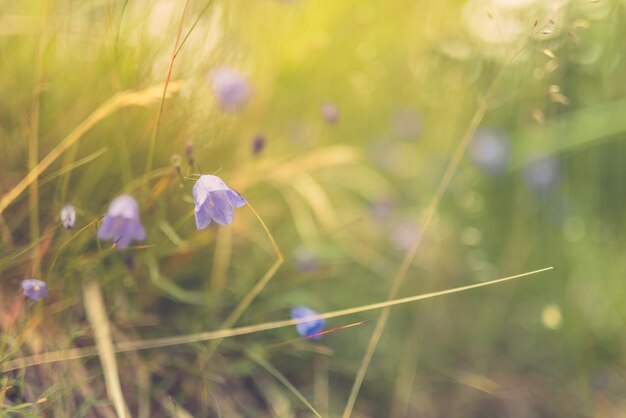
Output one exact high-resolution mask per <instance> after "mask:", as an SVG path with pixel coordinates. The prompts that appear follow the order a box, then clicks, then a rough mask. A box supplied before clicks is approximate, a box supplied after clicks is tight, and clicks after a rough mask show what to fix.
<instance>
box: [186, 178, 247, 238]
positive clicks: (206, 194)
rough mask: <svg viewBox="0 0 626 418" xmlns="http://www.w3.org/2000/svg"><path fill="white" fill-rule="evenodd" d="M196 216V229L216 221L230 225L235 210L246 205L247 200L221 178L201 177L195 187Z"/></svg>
mask: <svg viewBox="0 0 626 418" xmlns="http://www.w3.org/2000/svg"><path fill="white" fill-rule="evenodd" d="M193 201H194V203H195V204H196V207H195V210H194V215H195V216H196V227H197V228H198V229H204V228H206V227H207V226H209V224H210V223H211V220H214V221H215V222H217V223H218V224H220V225H230V224H231V223H232V222H233V217H234V216H235V208H239V207H241V206H243V205H245V204H246V200H245V199H244V198H243V197H241V196H240V195H239V193H237V192H236V191H234V190H233V189H231V188H229V187H228V186H227V185H226V183H224V182H223V181H222V179H221V178H219V177H217V176H213V175H210V174H204V175H202V176H200V178H199V179H198V181H196V184H194V185H193Z"/></svg>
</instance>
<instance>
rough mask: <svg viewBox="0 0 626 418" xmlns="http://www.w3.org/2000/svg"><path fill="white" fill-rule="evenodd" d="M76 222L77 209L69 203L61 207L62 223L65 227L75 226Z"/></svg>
mask: <svg viewBox="0 0 626 418" xmlns="http://www.w3.org/2000/svg"><path fill="white" fill-rule="evenodd" d="M75 223H76V209H74V206H72V205H70V204H69V203H68V204H67V205H65V206H63V208H61V224H62V225H63V227H64V228H65V229H72V228H74V224H75Z"/></svg>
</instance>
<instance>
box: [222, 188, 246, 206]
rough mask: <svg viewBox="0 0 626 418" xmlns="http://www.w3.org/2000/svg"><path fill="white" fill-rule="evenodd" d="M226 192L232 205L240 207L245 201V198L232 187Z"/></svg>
mask: <svg viewBox="0 0 626 418" xmlns="http://www.w3.org/2000/svg"><path fill="white" fill-rule="evenodd" d="M226 194H227V195H228V200H229V201H230V204H231V205H233V207H236V208H240V207H242V206H244V205H245V204H246V203H247V202H246V199H244V198H243V197H241V195H240V194H239V193H237V192H236V191H234V190H232V189H229V190H226Z"/></svg>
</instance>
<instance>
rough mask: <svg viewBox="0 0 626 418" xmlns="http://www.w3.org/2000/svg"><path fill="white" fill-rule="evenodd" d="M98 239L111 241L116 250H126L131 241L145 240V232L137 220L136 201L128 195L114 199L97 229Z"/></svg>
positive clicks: (137, 208) (137, 209) (137, 207)
mask: <svg viewBox="0 0 626 418" xmlns="http://www.w3.org/2000/svg"><path fill="white" fill-rule="evenodd" d="M98 239H100V240H105V241H112V242H113V243H114V244H115V245H116V246H117V248H119V249H124V248H128V246H129V245H130V242H131V241H133V240H134V241H143V240H144V239H146V231H145V230H144V229H143V225H141V221H140V220H139V206H138V205H137V201H136V200H135V199H134V198H133V197H132V196H129V195H122V196H119V197H117V198H115V199H114V200H113V201H112V202H111V205H110V206H109V211H108V212H107V214H106V215H105V216H104V219H103V222H102V226H101V227H100V229H98Z"/></svg>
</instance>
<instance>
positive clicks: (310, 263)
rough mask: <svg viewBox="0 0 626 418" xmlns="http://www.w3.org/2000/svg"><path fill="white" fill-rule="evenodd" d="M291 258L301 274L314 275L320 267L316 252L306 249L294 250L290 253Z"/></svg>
mask: <svg viewBox="0 0 626 418" xmlns="http://www.w3.org/2000/svg"><path fill="white" fill-rule="evenodd" d="M292 257H293V261H294V263H295V265H296V268H297V269H298V271H300V272H301V273H314V272H315V271H317V270H318V269H319V268H320V267H321V266H322V263H321V261H320V258H319V257H318V255H317V252H315V251H313V250H312V249H310V248H308V247H298V248H296V249H295V250H294V251H293V253H292Z"/></svg>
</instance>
